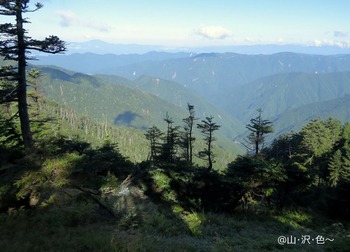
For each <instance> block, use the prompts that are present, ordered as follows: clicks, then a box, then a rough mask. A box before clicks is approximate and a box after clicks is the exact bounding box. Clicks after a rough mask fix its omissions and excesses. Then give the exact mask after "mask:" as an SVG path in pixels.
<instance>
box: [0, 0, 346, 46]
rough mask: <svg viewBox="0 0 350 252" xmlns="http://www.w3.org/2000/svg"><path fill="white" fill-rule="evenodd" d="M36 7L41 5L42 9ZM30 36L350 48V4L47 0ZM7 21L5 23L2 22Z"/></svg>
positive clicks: (322, 0)
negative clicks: (52, 35)
mask: <svg viewBox="0 0 350 252" xmlns="http://www.w3.org/2000/svg"><path fill="white" fill-rule="evenodd" d="M34 2H35V1H33V3H34ZM40 2H41V3H43V4H44V8H43V9H41V10H39V11H37V12H35V13H28V15H27V17H28V18H29V19H30V21H31V24H30V25H29V26H28V30H30V35H31V36H33V37H35V38H42V37H44V36H47V35H51V34H54V35H57V36H59V37H60V38H61V39H63V40H65V41H69V42H81V41H87V40H92V39H100V40H104V41H106V42H111V43H121V44H126V43H133V44H152V45H166V46H178V47H181V46H186V47H191V46H212V45H215V46H218V45H255V44H302V45H339V46H350V15H349V13H348V12H349V10H350V1H348V0H225V1H224V0H123V1H122V0H41V1H40ZM0 18H2V17H0Z"/></svg>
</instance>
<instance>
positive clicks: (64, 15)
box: [56, 10, 110, 32]
mask: <svg viewBox="0 0 350 252" xmlns="http://www.w3.org/2000/svg"><path fill="white" fill-rule="evenodd" d="M56 14H57V15H58V16H59V17H60V25H61V26H62V27H70V26H79V27H85V28H90V29H93V30H97V31H100V32H107V31H109V30H110V27H109V26H108V25H106V24H102V23H100V22H98V21H96V20H93V19H89V20H85V19H82V18H79V17H78V16H77V15H76V14H75V13H74V12H73V11H71V10H58V11H56Z"/></svg>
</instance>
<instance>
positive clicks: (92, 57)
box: [38, 52, 350, 140]
mask: <svg viewBox="0 0 350 252" xmlns="http://www.w3.org/2000/svg"><path fill="white" fill-rule="evenodd" d="M39 59H40V61H38V63H40V64H45V65H57V66H60V67H65V68H67V69H70V70H74V71H75V72H74V73H68V75H69V76H65V75H64V73H67V70H64V69H56V70H55V71H53V70H52V69H54V68H52V67H46V68H43V69H44V72H46V73H48V74H50V78H51V79H53V81H51V80H50V82H51V84H50V85H51V89H52V90H56V91H54V92H53V91H52V90H51V91H49V90H48V93H51V95H52V98H53V99H61V98H59V97H60V92H61V91H60V90H59V89H58V87H59V86H62V87H63V89H67V90H69V91H68V93H69V95H67V96H65V97H64V99H65V100H64V101H63V100H62V102H64V103H67V104H68V105H69V106H74V105H75V104H80V103H81V102H82V104H85V105H77V106H80V107H81V108H80V110H79V108H76V109H77V110H78V111H79V112H81V113H87V114H89V115H90V114H92V115H93V116H97V117H100V118H101V116H103V115H104V116H105V117H108V118H109V120H111V121H113V122H114V123H116V124H120V125H126V126H130V127H135V128H139V129H145V128H147V127H149V126H151V125H152V124H154V123H159V122H161V121H162V119H163V117H164V115H165V113H166V112H169V114H171V115H172V117H173V118H174V119H175V121H178V122H181V120H182V118H183V117H184V116H185V114H186V109H185V108H186V104H187V103H188V102H189V103H191V104H193V105H195V107H196V110H197V113H198V115H199V116H200V117H203V116H206V115H213V116H214V117H215V119H216V120H218V123H219V124H221V125H223V127H222V129H221V133H222V134H223V135H224V136H226V137H227V139H231V140H232V139H234V138H235V139H236V138H237V136H238V137H244V136H245V135H246V132H245V125H246V124H247V123H249V120H250V119H251V118H253V117H255V116H256V115H257V109H259V108H262V109H263V116H264V118H266V119H269V120H272V121H273V122H274V125H275V135H276V134H281V133H284V132H286V131H288V130H290V129H300V127H301V126H302V125H303V124H305V123H306V122H307V121H308V120H310V119H312V118H315V117H318V116H320V117H322V118H324V117H328V116H334V117H336V118H338V119H340V120H341V121H343V122H344V121H346V120H348V119H349V113H350V111H349V110H350V109H349V106H348V105H349V104H348V100H349V97H350V96H349V95H350V54H344V55H312V54H300V53H290V52H284V53H276V54H271V55H247V54H237V53H200V54H198V53H183V52H182V53H169V52H149V53H146V54H130V55H112V54H107V55H99V54H93V53H85V54H70V55H59V56H46V57H40V58H39ZM50 69H51V70H50ZM77 72H81V73H77ZM87 74H94V75H87ZM56 75H58V77H57V78H56V77H55V76H56ZM56 80H57V81H59V82H58V83H59V84H58V83H57V84H55V81H56ZM65 81H67V82H69V83H76V84H79V85H78V86H77V85H72V84H69V85H68V83H67V82H65ZM87 83H88V84H87ZM64 85H67V86H64ZM78 93H79V97H80V98H78V96H77V94H78ZM80 93H81V94H80ZM84 93H87V94H90V95H91V97H89V98H88V95H85V96H84V95H83V94H84ZM49 95H50V94H49ZM94 95H96V97H95V96H94ZM55 97H56V98H55ZM84 97H85V98H84ZM79 99H81V100H79ZM78 100H79V101H78ZM89 102H90V103H93V104H94V107H93V108H89V106H90V105H88V103H89ZM151 104H152V105H151ZM149 106H151V107H152V109H151V110H148V112H147V111H146V110H145V107H149ZM89 109H90V111H87V110H89ZM107 113H108V116H107ZM147 113H148V114H147ZM275 135H274V136H275Z"/></svg>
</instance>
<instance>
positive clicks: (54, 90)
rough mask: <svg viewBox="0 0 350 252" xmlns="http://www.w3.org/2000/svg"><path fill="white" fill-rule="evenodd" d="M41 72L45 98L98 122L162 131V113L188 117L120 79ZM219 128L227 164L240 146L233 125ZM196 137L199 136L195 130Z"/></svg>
mask: <svg viewBox="0 0 350 252" xmlns="http://www.w3.org/2000/svg"><path fill="white" fill-rule="evenodd" d="M41 71H42V74H43V76H42V79H41V83H45V85H43V88H44V92H45V94H46V96H47V97H48V98H49V99H52V100H54V101H55V102H57V103H59V104H63V105H65V106H68V107H70V108H73V109H74V110H76V111H77V113H78V114H80V115H86V116H87V117H91V118H93V119H94V120H97V121H98V122H102V123H105V124H115V125H118V126H125V127H132V128H137V129H141V130H146V129H148V128H150V127H151V126H153V125H156V126H157V127H159V128H160V129H162V130H165V128H166V123H165V122H164V120H163V119H164V117H165V115H166V113H168V114H169V116H170V117H171V118H172V119H173V120H174V124H175V125H182V124H183V122H182V119H183V118H185V117H187V116H188V115H187V114H188V112H187V111H186V110H185V108H181V107H178V106H175V105H173V104H171V103H169V102H167V101H165V100H162V99H161V98H159V97H157V96H156V95H153V94H150V93H147V92H144V91H142V90H140V89H136V88H130V87H127V86H124V85H123V82H125V79H123V78H117V80H120V81H121V84H119V83H118V82H113V83H110V82H108V81H106V80H102V79H101V77H94V76H90V75H85V74H81V73H70V72H64V71H61V70H59V69H54V68H49V67H42V68H41ZM126 82H128V81H126ZM129 84H130V83H129ZM133 85H134V86H136V85H137V84H133ZM226 121H229V120H227V119H226ZM223 128H225V129H227V130H231V132H225V131H219V132H218V133H217V139H218V141H217V145H218V146H220V147H221V148H222V150H221V151H222V155H221V156H222V158H223V159H225V162H226V163H228V162H230V161H231V160H232V158H233V156H234V154H238V153H241V152H242V149H241V148H240V147H239V146H237V145H236V144H235V143H234V142H233V141H231V140H230V138H231V137H233V136H234V134H233V133H232V130H235V128H233V129H230V127H229V126H226V125H225V127H223ZM224 133H226V134H224ZM224 135H226V136H224ZM227 135H229V138H227ZM197 138H201V136H200V135H199V133H198V132H197ZM143 147H144V146H143ZM202 147H203V146H202ZM221 163H222V162H221Z"/></svg>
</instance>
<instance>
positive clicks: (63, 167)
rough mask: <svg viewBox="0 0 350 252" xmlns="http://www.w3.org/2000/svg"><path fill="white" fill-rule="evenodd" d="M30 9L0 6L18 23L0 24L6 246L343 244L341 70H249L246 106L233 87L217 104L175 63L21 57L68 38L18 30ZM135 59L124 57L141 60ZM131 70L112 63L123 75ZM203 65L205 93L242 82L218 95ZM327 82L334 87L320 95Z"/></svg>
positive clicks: (0, 171) (1, 205)
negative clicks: (105, 71) (70, 62)
mask: <svg viewBox="0 0 350 252" xmlns="http://www.w3.org/2000/svg"><path fill="white" fill-rule="evenodd" d="M28 4H29V1H3V2H0V15H7V16H11V17H13V18H14V20H15V21H14V22H15V23H4V24H1V26H0V28H1V29H0V32H1V36H2V37H1V43H0V55H1V56H2V58H3V60H1V62H0V64H1V72H0V74H1V75H0V77H1V79H0V250H1V251H276V250H284V249H286V250H290V251H293V250H294V251H296V250H299V251H300V250H302V251H349V250H350V242H349V239H350V229H349V228H350V227H349V225H350V207H349V206H350V198H349V193H350V122H349V121H348V119H347V116H348V113H347V111H346V110H345V108H346V107H347V105H348V96H344V97H343V94H345V93H348V91H349V90H348V85H347V84H348V79H349V78H348V73H347V72H344V73H341V74H340V73H329V74H328V73H322V74H319V75H318V74H310V73H291V72H290V71H289V70H285V68H283V71H284V70H285V71H286V72H287V73H283V74H281V75H279V74H275V75H273V76H272V77H271V76H269V77H267V76H263V74H262V73H260V72H259V71H257V72H255V73H254V76H255V77H257V78H258V79H259V80H257V81H254V80H253V79H251V80H249V83H250V84H247V87H248V86H249V87H253V89H255V90H258V91H259V92H257V94H256V96H251V99H252V100H251V102H250V103H249V104H247V103H246V101H247V100H248V99H247V98H246V97H247V96H248V94H246V93H245V91H244V89H241V90H240V91H239V92H238V91H237V92H233V95H238V94H239V96H240V97H236V98H234V99H235V100H238V99H239V98H242V99H243V100H242V102H240V103H239V105H240V106H237V107H235V108H233V107H232V108H231V109H228V110H226V112H225V110H221V109H219V108H218V107H217V106H213V105H212V104H211V103H210V102H208V101H207V99H206V98H208V94H207V96H206V98H202V97H201V96H200V95H198V94H197V93H195V92H194V91H193V89H192V90H188V89H186V88H185V86H183V85H180V84H179V83H177V82H175V81H172V80H169V76H167V75H168V74H169V73H170V72H171V70H169V71H168V70H167V71H164V72H163V74H164V76H163V77H164V79H162V78H161V77H162V76H161V75H157V76H160V77H159V78H158V77H149V76H146V75H143V76H134V78H130V79H125V78H123V77H119V76H110V75H109V76H107V75H87V74H83V73H77V72H72V71H69V70H66V69H62V68H59V67H54V66H40V67H34V66H33V65H30V64H29V62H28V60H30V59H32V58H31V56H30V51H33V50H37V51H40V52H44V53H52V54H55V53H60V52H63V51H65V50H66V48H65V43H64V42H63V41H61V40H60V39H59V38H58V37H56V36H50V37H48V38H46V39H44V40H36V39H33V38H31V37H29V36H27V35H28V34H27V31H26V30H25V29H24V28H23V24H26V23H27V19H25V18H23V17H22V14H25V13H27V12H29V13H30V12H35V11H37V10H39V9H41V8H42V7H43V6H42V5H41V4H36V5H34V6H33V9H31V8H29V6H30V5H28ZM5 38H6V39H5ZM163 56H164V55H163ZM163 56H161V57H160V59H158V60H157V61H154V62H153V63H154V64H155V65H157V64H160V62H161V61H162V60H164V58H163ZM236 56H237V55H231V54H225V55H224V57H223V55H219V56H218V55H217V54H206V55H196V56H195V57H194V58H191V59H190V60H189V59H188V58H185V59H183V58H182V59H181V60H180V61H182V63H183V64H181V65H179V64H178V62H177V60H179V59H178V56H175V55H173V59H168V63H169V64H170V63H171V64H174V65H176V66H177V67H179V68H180V69H184V68H182V67H184V66H187V64H192V63H194V64H199V63H200V64H202V63H203V62H206V61H207V62H209V63H210V62H211V61H213V60H217V57H223V60H224V61H221V62H220V64H223V63H225V61H232V60H233V61H235V60H236V59H235V58H236ZM164 57H165V56H164ZM186 57H187V56H186ZM191 57H192V56H191ZM274 57H276V55H275V56H274ZM139 58H140V57H136V56H135V57H134V60H133V61H131V62H132V63H133V64H135V65H133V67H138V69H146V68H144V67H141V66H140V65H142V64H144V62H143V63H140V62H139ZM141 58H142V57H141ZM253 58H254V57H253ZM335 58H336V59H334V58H332V60H334V61H335V62H336V63H334V62H333V63H332V64H335V65H337V64H338V63H339V62H338V60H339V59H338V58H337V57H335ZM343 58H344V59H347V57H345V56H344V57H343ZM203 59H205V60H203ZM269 59H271V58H268V57H260V58H259V61H256V63H255V65H261V64H263V63H262V62H261V60H263V62H265V61H268V60H269ZM311 59H312V62H314V64H316V63H317V62H319V58H317V57H315V58H314V57H311ZM328 59H329V58H328ZM240 60H241V61H240V62H242V58H241V59H240ZM246 60H247V63H246V64H250V65H252V66H253V67H254V66H255V65H254V62H252V61H251V59H248V58H246ZM288 60H296V61H298V57H297V58H295V55H289V56H288ZM332 60H331V61H332ZM197 61H198V62H197ZM216 62H217V61H216ZM274 62H275V61H274ZM346 62H347V61H346ZM346 62H345V63H344V66H343V65H337V66H338V68H341V66H343V67H344V68H346V67H347V64H346ZM226 63H227V62H226ZM210 64H211V63H210ZM210 64H209V65H210ZM205 65H206V64H205ZM214 65H216V63H215V64H214ZM263 65H264V66H266V65H265V64H263ZM316 65H317V64H316ZM143 66H144V65H143ZM206 66H208V65H206ZM216 66H217V65H216ZM129 67H130V66H121V67H118V71H121V69H122V68H124V70H125V69H126V70H125V71H124V72H123V73H124V74H126V75H127V74H129V70H130V68H129ZM147 67H148V68H152V69H155V68H153V67H154V65H153V64H149V65H148V66H147ZM164 67H165V68H167V65H166V64H165V65H164V62H163V68H164ZM242 67H243V66H242ZM279 67H281V66H279ZM293 67H294V64H293ZM297 67H301V68H302V69H303V68H305V69H307V68H308V67H307V66H304V65H302V66H300V65H298V66H297ZM309 67H310V68H311V69H312V70H314V67H315V66H312V65H311V66H309ZM316 67H317V68H319V67H322V69H328V70H329V68H327V67H323V66H322V65H321V66H319V65H317V66H316ZM290 68H291V67H289V68H287V69H290ZM128 69H129V70H128ZM203 69H204V68H203ZM280 70H281V68H278V69H277V71H280ZM152 71H153V70H152ZM154 71H155V70H154ZM179 71H180V70H179ZM184 71H185V70H184ZM203 71H204V70H203ZM275 71H276V69H275V68H272V72H275ZM281 71H282V70H281ZM325 71H326V70H325ZM209 74H211V77H212V78H211V79H210V78H209V77H208V78H207V80H208V82H210V81H212V82H211V84H215V85H212V86H211V88H212V89H210V90H209V89H208V90H205V91H206V92H208V93H210V96H211V97H212V98H214V96H215V95H218V93H215V92H214V91H215V89H218V90H220V92H231V90H234V89H235V88H237V87H236V86H235V85H233V86H230V87H227V88H226V89H220V88H218V86H217V85H219V79H217V78H216V77H213V76H216V75H215V74H213V72H210V73H209ZM232 74H234V76H236V75H239V74H238V73H237V72H232ZM286 74H287V75H286ZM314 75H316V77H315V76H314ZM240 76H241V77H242V78H241V80H242V81H243V80H244V79H245V77H244V76H243V75H240ZM254 76H253V74H252V76H251V77H252V78H253V77H254ZM286 76H289V77H290V78H286ZM124 77H126V76H124ZM231 77H232V78H233V76H231ZM203 78H206V77H205V74H204V75H203ZM301 79H302V80H304V81H305V82H303V83H301V84H300V85H298V84H297V81H295V80H301ZM187 81H188V80H187ZM261 81H263V83H262V82H261ZM334 81H335V82H336V83H338V84H336V85H333V86H332V88H331V89H330V86H329V83H331V84H332V83H333V82H334ZM191 82H193V79H191ZM194 82H195V84H194V85H197V83H199V82H197V80H196V81H194ZM265 83H269V84H266V85H265ZM281 83H288V85H287V84H285V85H282V84H281ZM292 83H293V84H292ZM304 83H305V85H307V88H305V87H304V86H303V85H304ZM306 83H308V84H306ZM262 84H264V85H262ZM302 84H303V85H302ZM188 85H189V83H188ZM289 85H292V87H290V86H289ZM315 86H316V87H317V89H318V95H317V98H314V99H313V98H312V95H311V94H313V91H314V87H315ZM247 90H248V89H247ZM269 90H270V92H269V93H270V95H271V96H270V97H273V96H277V97H279V95H277V94H280V93H281V92H284V93H285V98H286V97H287V98H288V99H285V100H278V99H274V101H275V103H271V102H269V100H268V99H261V100H258V98H257V97H259V96H260V97H264V96H265V94H266V93H265V92H268V91H269ZM271 90H274V91H275V93H276V95H275V94H274V92H272V91H271ZM290 90H294V91H295V92H294V91H293V92H291V93H290V92H289V91H290ZM305 90H308V92H306V91H305ZM325 90H328V91H329V90H333V91H334V92H333V93H332V92H331V94H329V96H327V97H323V96H324V95H325V94H326V93H327V91H325ZM289 94H294V95H295V97H294V96H293V95H292V96H290V97H289V96H288V95H289ZM302 94H304V95H306V96H307V97H308V98H309V100H305V99H301V97H302ZM212 95H213V96H212ZM220 95H221V96H223V93H222V94H220ZM232 97H233V96H231V98H232ZM322 97H323V98H324V99H321V98H322ZM226 98H227V97H226ZM226 98H225V99H226ZM294 98H300V100H295V104H297V103H298V106H299V105H300V106H303V105H306V104H313V105H312V106H311V107H310V108H309V109H314V110H317V109H319V111H321V112H322V115H329V116H328V117H327V118H323V117H311V118H309V116H310V113H309V112H307V110H306V109H302V107H298V108H294V107H292V101H291V100H293V99H294ZM227 99H228V98H227ZM227 101H228V100H223V101H222V102H223V104H221V105H220V106H221V108H222V107H223V106H226V105H227V104H228V103H227ZM318 102H319V103H322V104H318ZM225 104H226V105H225ZM258 106H260V107H258ZM247 107H248V108H249V109H247ZM287 107H288V111H287V110H286V108H287ZM265 108H266V111H265ZM332 108H335V109H336V108H341V109H339V110H337V111H338V112H339V113H340V115H341V116H340V117H341V119H342V120H340V119H337V118H335V116H334V117H332V115H336V113H328V114H327V113H326V112H327V109H328V110H329V109H332ZM298 109H299V110H298ZM301 109H302V111H300V110H301ZM233 110H237V111H238V112H239V113H238V112H237V111H236V112H237V113H236V112H232V111H233ZM271 111H275V112H273V113H272V112H271ZM344 111H345V112H344ZM288 113H289V114H288ZM303 113H305V115H304V114H303ZM297 116H300V118H296V117H297ZM274 117H278V118H282V119H280V120H277V119H276V120H272V118H274ZM283 117H285V119H283ZM291 118H292V119H291ZM293 118H296V119H295V120H294V119H293ZM297 119H298V120H297ZM290 120H293V123H294V124H293V123H291V122H290ZM296 122H297V123H296ZM291 129H294V131H291ZM234 140H235V141H234ZM242 146H243V147H242Z"/></svg>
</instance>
